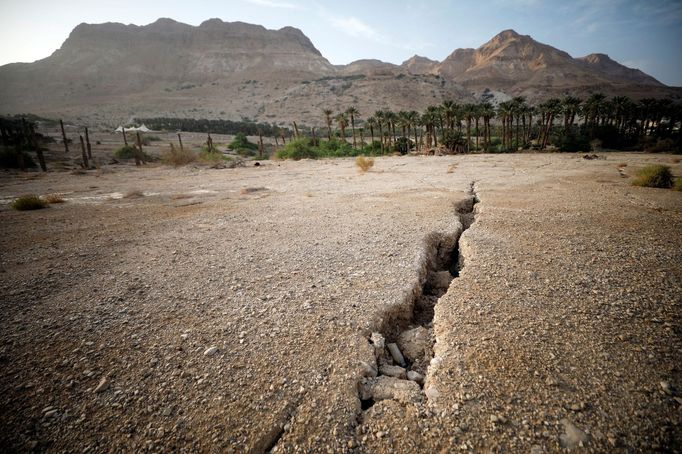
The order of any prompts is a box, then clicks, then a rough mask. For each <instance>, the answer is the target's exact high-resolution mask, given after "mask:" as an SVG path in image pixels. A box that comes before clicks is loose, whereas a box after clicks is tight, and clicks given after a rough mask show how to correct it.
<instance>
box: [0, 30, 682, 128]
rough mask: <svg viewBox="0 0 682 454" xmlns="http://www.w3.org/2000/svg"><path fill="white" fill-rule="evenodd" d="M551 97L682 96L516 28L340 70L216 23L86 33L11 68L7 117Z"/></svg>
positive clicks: (306, 116) (2, 77)
mask: <svg viewBox="0 0 682 454" xmlns="http://www.w3.org/2000/svg"><path fill="white" fill-rule="evenodd" d="M486 89H487V90H490V91H494V92H500V93H502V94H504V95H508V96H515V95H523V96H526V97H528V98H529V99H530V100H537V99H540V98H543V97H547V96H550V95H561V94H564V93H574V94H578V95H584V94H587V93H589V92H592V91H602V92H605V93H607V94H627V95H631V96H635V97H636V96H642V95H646V96H668V95H671V94H673V95H675V96H679V90H677V89H671V88H670V87H666V86H665V85H663V84H661V83H660V82H658V81H656V80H655V79H653V78H652V77H650V76H648V75H646V74H644V73H642V72H641V71H639V70H634V69H630V68H627V67H625V66H622V65H620V64H619V63H617V62H615V61H613V60H611V59H610V58H609V57H608V56H606V55H603V54H592V55H588V56H587V57H583V58H579V59H574V58H572V57H571V56H570V55H568V54H567V53H565V52H562V51H560V50H558V49H555V48H553V47H551V46H548V45H545V44H541V43H538V42H536V41H535V40H533V39H532V38H531V37H530V36H522V35H519V34H517V33H516V32H514V31H513V30H506V31H504V32H502V33H500V34H499V35H497V36H495V37H494V38H493V39H491V40H490V41H489V42H487V43H485V44H484V45H483V46H481V47H479V48H478V49H457V50H455V51H454V52H453V53H452V54H451V55H450V56H448V57H447V58H446V59H445V60H444V61H443V62H437V61H433V60H429V59H427V58H424V57H420V56H416V55H415V56H414V57H412V58H410V59H409V60H407V61H405V62H404V63H402V64H401V65H394V64H391V63H385V62H381V61H379V60H359V61H356V62H353V63H351V64H349V65H345V66H334V65H331V64H330V63H329V61H327V59H325V58H324V56H322V54H321V53H320V52H319V51H318V50H317V49H316V48H315V46H314V45H313V44H312V42H311V41H310V40H309V39H308V38H307V37H306V36H305V35H304V34H303V33H302V32H301V31H300V30H298V29H295V28H292V27H284V28H282V29H280V30H267V29H265V28H263V27H262V26H259V25H252V24H246V23H241V22H232V23H225V22H222V21H221V20H220V19H211V20H207V21H205V22H203V23H202V24H201V25H199V26H197V27H195V26H191V25H187V24H182V23H179V22H176V21H174V20H171V19H159V20H157V21H156V22H154V23H152V24H149V25H146V26H136V25H123V24H117V23H107V24H98V25H88V24H81V25H79V26H78V27H76V28H75V29H74V30H73V32H72V33H71V35H70V36H69V37H68V39H67V40H66V41H65V42H64V44H63V45H62V47H61V48H60V49H59V50H57V51H55V52H54V54H52V55H51V56H50V57H48V58H45V59H43V60H39V61H37V62H35V63H15V64H9V65H5V66H3V67H0V105H1V106H2V107H0V113H20V112H32V113H38V114H44V115H50V116H57V115H60V116H65V117H67V118H72V119H79V117H82V118H81V119H87V120H88V121H89V122H93V121H94V122H99V123H110V124H115V123H119V122H121V121H126V120H127V119H129V118H131V117H134V116H139V117H141V116H185V117H208V118H215V117H221V118H230V119H241V118H250V119H256V120H259V121H268V122H284V123H288V122H290V121H291V120H298V121H299V122H304V123H308V124H311V125H315V124H322V123H323V118H322V116H321V115H320V111H321V110H322V109H323V108H332V109H335V110H340V109H344V108H346V107H348V106H349V105H355V106H357V107H358V108H359V110H360V112H361V113H363V114H365V115H367V114H368V113H370V112H373V111H374V110H377V109H382V108H390V109H394V110H400V109H416V110H422V109H424V108H425V107H426V106H428V105H431V104H438V103H440V102H441V101H442V100H443V99H446V98H450V99H455V100H458V101H473V100H475V99H476V97H477V96H479V95H480V94H481V93H482V92H483V91H486Z"/></svg>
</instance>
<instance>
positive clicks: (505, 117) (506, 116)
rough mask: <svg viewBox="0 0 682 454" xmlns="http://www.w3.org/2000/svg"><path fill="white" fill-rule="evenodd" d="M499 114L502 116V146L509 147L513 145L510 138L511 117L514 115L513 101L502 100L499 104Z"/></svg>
mask: <svg viewBox="0 0 682 454" xmlns="http://www.w3.org/2000/svg"><path fill="white" fill-rule="evenodd" d="M497 116H498V117H500V121H501V122H502V147H504V148H505V149H509V147H510V146H511V143H510V142H511V141H510V140H509V136H510V134H509V132H510V129H511V128H509V125H510V118H511V116H512V103H511V101H504V102H501V103H500V104H499V105H498V106H497Z"/></svg>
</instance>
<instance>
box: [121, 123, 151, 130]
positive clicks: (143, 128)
mask: <svg viewBox="0 0 682 454" xmlns="http://www.w3.org/2000/svg"><path fill="white" fill-rule="evenodd" d="M125 130H126V132H128V131H140V132H149V131H151V129H149V128H148V127H146V126H145V125H144V124H142V125H140V126H138V127H137V128H136V127H132V128H125ZM114 132H123V126H119V127H118V128H116V129H115V130H114Z"/></svg>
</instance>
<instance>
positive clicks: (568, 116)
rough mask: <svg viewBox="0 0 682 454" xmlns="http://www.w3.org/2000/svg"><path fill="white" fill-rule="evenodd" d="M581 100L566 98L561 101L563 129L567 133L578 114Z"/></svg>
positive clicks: (571, 97) (573, 97)
mask: <svg viewBox="0 0 682 454" xmlns="http://www.w3.org/2000/svg"><path fill="white" fill-rule="evenodd" d="M581 103H582V100H581V99H580V98H576V97H575V96H566V97H565V98H564V99H562V100H561V105H562V108H563V112H562V113H563V114H564V129H565V130H566V131H568V129H569V128H571V127H572V126H573V123H575V116H576V115H577V114H578V112H580V104H581Z"/></svg>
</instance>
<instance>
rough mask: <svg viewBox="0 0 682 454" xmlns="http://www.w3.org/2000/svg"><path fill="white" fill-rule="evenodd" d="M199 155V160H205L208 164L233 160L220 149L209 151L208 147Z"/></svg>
mask: <svg viewBox="0 0 682 454" xmlns="http://www.w3.org/2000/svg"><path fill="white" fill-rule="evenodd" d="M197 157H198V159H199V161H201V162H204V163H206V164H217V163H219V162H222V161H232V158H231V157H229V156H225V155H224V154H222V153H221V152H219V151H208V150H207V149H205V150H202V151H201V152H199V155H198V156H197Z"/></svg>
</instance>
